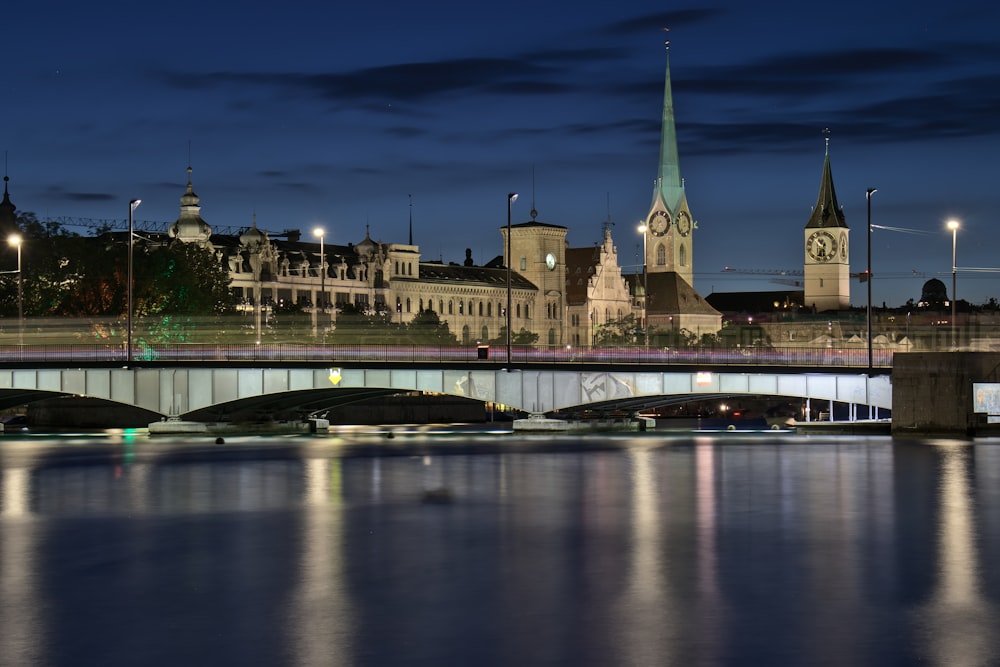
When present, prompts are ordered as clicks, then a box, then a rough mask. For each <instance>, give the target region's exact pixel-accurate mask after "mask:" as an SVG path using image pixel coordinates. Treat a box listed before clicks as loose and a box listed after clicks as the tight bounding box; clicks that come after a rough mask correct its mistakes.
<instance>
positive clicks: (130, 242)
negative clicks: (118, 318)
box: [125, 199, 142, 364]
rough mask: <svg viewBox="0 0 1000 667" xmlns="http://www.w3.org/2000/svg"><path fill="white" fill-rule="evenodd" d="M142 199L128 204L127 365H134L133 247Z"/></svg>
mask: <svg viewBox="0 0 1000 667" xmlns="http://www.w3.org/2000/svg"><path fill="white" fill-rule="evenodd" d="M141 203H142V200H141V199H133V200H132V201H130V202H129V203H128V287H127V290H126V291H127V292H128V306H127V314H126V324H125V329H126V338H125V363H126V364H131V363H132V245H133V241H134V239H135V225H134V217H135V209H137V208H139V204H141Z"/></svg>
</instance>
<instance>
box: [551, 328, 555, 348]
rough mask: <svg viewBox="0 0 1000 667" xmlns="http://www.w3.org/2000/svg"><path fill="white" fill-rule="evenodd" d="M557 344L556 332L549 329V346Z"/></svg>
mask: <svg viewBox="0 0 1000 667" xmlns="http://www.w3.org/2000/svg"><path fill="white" fill-rule="evenodd" d="M555 344H556V330H555V329H549V345H555Z"/></svg>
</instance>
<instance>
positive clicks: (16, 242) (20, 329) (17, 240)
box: [7, 234, 24, 345]
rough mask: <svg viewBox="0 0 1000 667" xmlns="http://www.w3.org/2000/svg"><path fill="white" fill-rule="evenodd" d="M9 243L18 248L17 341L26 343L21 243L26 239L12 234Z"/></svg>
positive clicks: (20, 343)
mask: <svg viewBox="0 0 1000 667" xmlns="http://www.w3.org/2000/svg"><path fill="white" fill-rule="evenodd" d="M7 243H9V244H10V245H12V246H14V247H16V248H17V342H18V344H19V345H23V344H24V277H23V276H24V274H23V273H22V272H21V245H22V244H23V243H24V239H22V238H21V235H20V234H11V235H10V236H8V237H7Z"/></svg>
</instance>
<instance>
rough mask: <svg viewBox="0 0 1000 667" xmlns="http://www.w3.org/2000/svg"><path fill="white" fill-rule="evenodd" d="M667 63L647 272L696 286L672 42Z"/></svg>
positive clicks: (646, 242) (648, 227)
mask: <svg viewBox="0 0 1000 667" xmlns="http://www.w3.org/2000/svg"><path fill="white" fill-rule="evenodd" d="M666 47H667V64H666V75H665V79H664V87H663V119H662V123H661V126H660V165H659V174H658V175H657V179H656V182H655V185H654V188H653V203H652V204H651V205H650V208H649V214H648V215H647V216H646V231H645V235H646V238H645V240H644V244H643V245H644V246H645V249H646V251H645V254H646V271H648V272H649V273H667V272H673V273H676V274H677V275H678V276H679V277H681V278H682V279H684V281H685V282H686V283H687V284H688V285H689V286H693V285H694V268H693V266H692V265H693V259H694V254H693V249H694V243H693V239H694V227H695V225H694V221H693V219H692V218H691V210H690V209H689V208H688V203H687V197H686V196H685V194H684V180H683V179H682V178H681V170H680V162H679V160H678V153H677V130H676V128H675V126H674V98H673V93H672V92H671V89H670V42H669V41H667V42H666Z"/></svg>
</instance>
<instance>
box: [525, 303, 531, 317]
mask: <svg viewBox="0 0 1000 667" xmlns="http://www.w3.org/2000/svg"><path fill="white" fill-rule="evenodd" d="M529 318H531V315H528V304H524V319H526V320H527V319H529Z"/></svg>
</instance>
